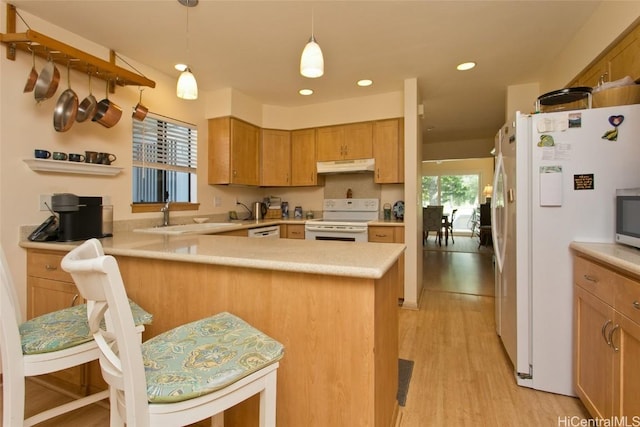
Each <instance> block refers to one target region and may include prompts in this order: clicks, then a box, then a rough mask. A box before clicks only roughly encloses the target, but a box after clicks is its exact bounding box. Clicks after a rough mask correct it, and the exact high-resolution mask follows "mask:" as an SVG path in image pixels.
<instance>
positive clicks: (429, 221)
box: [422, 205, 444, 246]
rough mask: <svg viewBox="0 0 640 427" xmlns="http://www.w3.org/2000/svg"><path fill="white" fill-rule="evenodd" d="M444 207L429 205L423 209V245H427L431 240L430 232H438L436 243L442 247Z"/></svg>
mask: <svg viewBox="0 0 640 427" xmlns="http://www.w3.org/2000/svg"><path fill="white" fill-rule="evenodd" d="M443 211H444V206H440V205H429V206H427V207H426V208H422V236H423V238H422V244H423V245H425V244H426V242H427V239H428V238H429V232H430V231H435V232H436V242H438V243H439V244H440V246H442V227H443V224H442V213H443Z"/></svg>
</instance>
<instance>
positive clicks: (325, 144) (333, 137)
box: [316, 126, 345, 162]
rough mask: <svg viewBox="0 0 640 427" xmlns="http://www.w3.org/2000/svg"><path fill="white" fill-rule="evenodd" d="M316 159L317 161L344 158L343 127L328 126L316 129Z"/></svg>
mask: <svg viewBox="0 0 640 427" xmlns="http://www.w3.org/2000/svg"><path fill="white" fill-rule="evenodd" d="M316 138H317V139H316V142H317V144H318V145H317V152H316V153H317V159H318V161H319V162H326V161H330V160H342V159H343V158H344V150H345V147H344V127H343V126H328V127H322V128H318V129H317V130H316Z"/></svg>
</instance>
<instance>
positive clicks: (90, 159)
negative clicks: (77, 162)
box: [84, 151, 99, 163]
mask: <svg viewBox="0 0 640 427" xmlns="http://www.w3.org/2000/svg"><path fill="white" fill-rule="evenodd" d="M84 161H85V163H99V162H98V152H97V151H85V152H84Z"/></svg>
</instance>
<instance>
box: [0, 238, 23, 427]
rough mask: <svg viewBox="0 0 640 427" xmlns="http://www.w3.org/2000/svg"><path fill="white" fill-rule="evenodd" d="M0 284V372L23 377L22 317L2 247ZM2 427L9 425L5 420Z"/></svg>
mask: <svg viewBox="0 0 640 427" xmlns="http://www.w3.org/2000/svg"><path fill="white" fill-rule="evenodd" d="M0 282H1V283H0V358H1V359H2V370H1V371H0V372H12V373H17V375H19V376H24V364H23V362H22V342H21V340H20V330H19V329H18V328H19V325H20V323H21V318H22V316H21V315H20V308H19V307H18V305H17V301H18V299H17V297H16V293H15V289H14V287H13V282H12V281H11V274H10V273H9V269H8V264H7V260H6V258H5V255H4V251H3V250H2V247H0ZM5 380H6V378H5ZM3 395H4V394H3ZM6 397H8V396H5V399H4V400H3V408H6V407H7V405H9V404H11V403H10V402H8V401H7V399H6ZM5 412H6V411H5ZM20 423H22V420H20ZM3 425H9V424H7V420H6V419H5V420H4V422H3ZM11 425H13V424H11Z"/></svg>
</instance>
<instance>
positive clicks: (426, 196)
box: [422, 175, 480, 229]
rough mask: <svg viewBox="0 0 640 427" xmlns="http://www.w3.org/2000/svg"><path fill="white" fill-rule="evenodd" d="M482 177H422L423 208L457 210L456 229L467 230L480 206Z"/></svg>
mask: <svg viewBox="0 0 640 427" xmlns="http://www.w3.org/2000/svg"><path fill="white" fill-rule="evenodd" d="M479 197H480V175H441V176H423V177H422V206H423V207H426V206H428V205H443V206H444V212H445V213H450V212H451V211H453V209H457V212H456V218H455V221H454V224H453V228H454V229H456V228H457V229H465V228H467V223H468V220H469V218H470V217H471V216H472V215H473V212H474V209H476V208H477V206H478V205H479Z"/></svg>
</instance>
